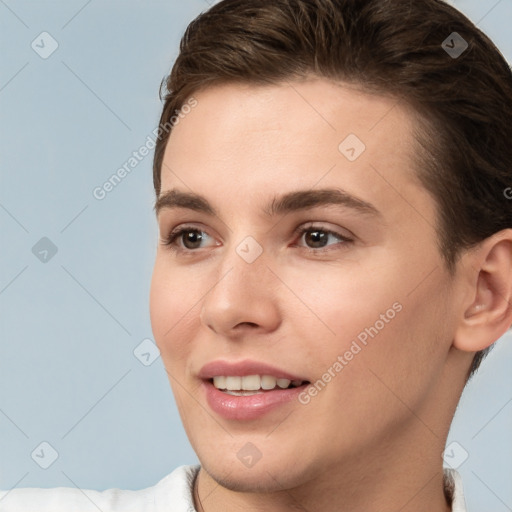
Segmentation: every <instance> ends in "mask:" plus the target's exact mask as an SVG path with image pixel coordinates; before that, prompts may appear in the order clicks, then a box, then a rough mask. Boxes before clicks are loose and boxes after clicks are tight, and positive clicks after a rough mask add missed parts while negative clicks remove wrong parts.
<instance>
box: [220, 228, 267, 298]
mask: <svg viewBox="0 0 512 512" xmlns="http://www.w3.org/2000/svg"><path fill="white" fill-rule="evenodd" d="M266 263H267V262H266V258H265V256H264V249H263V246H262V245H261V244H260V243H259V242H258V241H257V240H256V239H255V238H254V237H253V236H251V235H246V236H245V237H243V238H242V239H241V241H240V242H238V243H234V244H232V245H231V247H230V248H229V249H228V250H227V251H226V253H225V254H224V256H223V257H222V263H221V264H220V269H219V274H218V282H217V285H216V286H215V287H214V288H217V289H218V290H221V289H224V288H226V289H227V290H226V291H227V292H229V293H233V290H231V288H232V287H242V288H241V289H240V290H239V291H240V294H243V293H245V292H247V291H248V290H249V288H253V287H254V286H255V285H257V284H258V282H259V283H261V281H262V279H263V278H264V277H265V274H266V273H268V269H267V268H266ZM236 289H237V288H235V290H236ZM253 296H254V292H253Z"/></svg>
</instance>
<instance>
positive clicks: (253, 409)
mask: <svg viewBox="0 0 512 512" xmlns="http://www.w3.org/2000/svg"><path fill="white" fill-rule="evenodd" d="M308 386H309V384H303V385H302V386H299V387H296V388H288V389H278V390H275V391H264V392H263V393H258V394H255V395H249V396H235V395H228V394H227V393H224V392H223V391H220V390H218V389H217V388H216V387H215V386H214V385H213V383H212V382H210V381H203V383H202V387H203V389H204V391H205V393H206V401H207V402H208V405H209V406H210V407H211V409H212V410H213V411H214V412H216V413H217V414H219V415H220V416H222V417H224V418H226V419H229V420H253V419H256V418H260V417H261V416H263V415H264V414H267V413H268V412H270V411H272V410H274V409H276V408H277V407H279V406H280V405H285V404H287V403H289V402H291V401H293V400H295V399H297V397H298V395H299V394H300V393H301V392H302V391H304V389H306V388H307V387H308ZM297 401H298V400H297Z"/></svg>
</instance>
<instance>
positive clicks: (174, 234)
mask: <svg viewBox="0 0 512 512" xmlns="http://www.w3.org/2000/svg"><path fill="white" fill-rule="evenodd" d="M310 231H320V232H322V233H326V234H328V235H334V236H335V237H336V238H339V239H340V240H342V241H343V244H342V245H346V244H347V243H351V242H353V239H351V238H348V237H346V236H344V235H342V234H340V233H337V232H336V231H332V230H330V229H325V228H324V227H323V226H319V225H314V224H313V225H308V226H304V227H300V226H299V228H297V229H296V230H295V231H294V233H293V235H294V236H295V237H296V236H299V237H300V238H302V236H303V235H304V234H305V233H308V232H310ZM188 232H195V233H205V231H203V230H201V229H198V228H196V227H193V226H181V227H179V228H177V229H174V230H173V231H171V232H170V233H169V235H168V236H167V237H166V238H165V239H163V240H161V242H162V244H163V245H165V246H166V247H168V248H169V249H170V250H171V251H173V252H175V253H183V254H187V255H192V254H193V253H195V252H199V250H200V249H186V248H185V249H183V248H181V247H178V246H177V245H176V242H175V241H176V239H179V237H180V236H181V235H183V234H184V233H188ZM335 245H336V244H335ZM328 247H329V246H328ZM301 249H303V250H305V251H306V252H308V253H316V254H318V253H320V254H322V253H326V252H329V251H331V250H333V249H329V248H320V249H313V248H311V247H301Z"/></svg>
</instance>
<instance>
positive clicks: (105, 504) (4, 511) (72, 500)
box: [0, 465, 467, 512]
mask: <svg viewBox="0 0 512 512" xmlns="http://www.w3.org/2000/svg"><path fill="white" fill-rule="evenodd" d="M199 468H200V466H199V465H191V466H180V467H178V468H176V469H175V470H174V471H173V472H172V473H169V474H168V475H167V476H165V477H164V478H162V479H161V480H160V481H159V482H158V483H157V484H156V485H154V486H152V487H147V488H145V489H141V490H138V491H130V490H123V489H117V488H114V489H106V490H105V491H94V490H88V489H83V490H80V489H76V488H74V487H54V488H51V489H42V488H34V487H26V488H20V489H12V490H10V491H0V512H98V510H101V512H196V509H195V508H194V499H193V494H192V493H193V484H194V479H195V477H196V475H197V472H198V471H199ZM444 474H445V489H446V492H447V494H448V496H452V512H467V511H466V503H465V501H464V493H463V487H462V479H461V477H460V475H459V473H458V472H457V471H455V470H453V469H448V468H445V469H444Z"/></svg>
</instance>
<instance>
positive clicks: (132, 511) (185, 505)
mask: <svg viewBox="0 0 512 512" xmlns="http://www.w3.org/2000/svg"><path fill="white" fill-rule="evenodd" d="M199 467H200V466H199V465H191V466H179V467H178V468H176V469H175V470H174V471H173V472H172V473H169V474H168V475H167V476H165V477H164V478H162V479H161V480H160V481H159V482H157V483H156V484H155V485H154V486H152V487H147V488H145V489H140V490H136V491H132V490H127V489H126V490H125V489H118V488H113V489H106V490H104V491H96V490H91V489H77V488H73V487H55V488H51V489H43V488H34V487H26V488H20V489H16V488H15V489H11V490H8V491H6V490H1V491H0V510H1V511H2V512H27V511H29V510H37V511H38V512H59V511H63V512H64V511H65V512H89V511H91V512H98V510H101V511H102V512H121V511H122V512H164V511H165V512H191V511H193V510H194V506H193V498H192V484H193V482H194V479H195V477H196V475H197V472H198V470H199Z"/></svg>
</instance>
